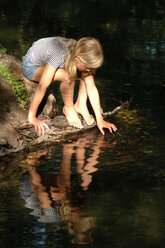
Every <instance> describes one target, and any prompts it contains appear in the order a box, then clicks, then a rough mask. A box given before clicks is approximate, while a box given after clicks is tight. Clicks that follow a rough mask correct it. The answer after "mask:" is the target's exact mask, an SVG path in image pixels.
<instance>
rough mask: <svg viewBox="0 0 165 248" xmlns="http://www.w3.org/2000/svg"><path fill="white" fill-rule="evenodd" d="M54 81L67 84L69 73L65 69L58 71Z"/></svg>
mask: <svg viewBox="0 0 165 248" xmlns="http://www.w3.org/2000/svg"><path fill="white" fill-rule="evenodd" d="M54 81H61V82H66V81H68V77H67V73H66V71H65V70H64V69H61V68H59V69H57V71H56V73H55V75H54Z"/></svg>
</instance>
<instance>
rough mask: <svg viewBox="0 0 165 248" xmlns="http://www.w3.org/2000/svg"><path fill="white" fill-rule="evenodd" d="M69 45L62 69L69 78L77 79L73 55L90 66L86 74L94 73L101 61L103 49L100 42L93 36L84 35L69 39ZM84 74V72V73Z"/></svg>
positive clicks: (71, 79)
mask: <svg viewBox="0 0 165 248" xmlns="http://www.w3.org/2000/svg"><path fill="white" fill-rule="evenodd" d="M70 43H71V45H70V46H69V47H68V50H69V52H68V56H67V59H66V62H65V65H64V69H65V71H66V72H67V74H68V77H69V80H70V81H74V80H76V79H77V67H76V61H75V57H77V56H78V57H79V58H80V60H81V61H82V62H83V63H84V64H86V65H87V67H89V68H91V70H90V72H88V73H87V74H94V72H95V70H96V69H97V68H98V67H100V66H101V65H102V63H103V49H102V46H101V44H100V42H99V41H98V40H97V39H95V38H93V37H84V38H81V39H79V40H78V41H77V42H76V41H75V40H70ZM84 75H85V74H84Z"/></svg>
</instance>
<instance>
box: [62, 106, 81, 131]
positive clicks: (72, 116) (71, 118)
mask: <svg viewBox="0 0 165 248" xmlns="http://www.w3.org/2000/svg"><path fill="white" fill-rule="evenodd" d="M63 113H64V115H65V117H66V119H67V121H68V123H69V125H70V126H72V127H76V128H83V125H82V123H81V120H80V119H79V117H78V115H77V113H76V110H75V108H74V107H66V106H64V107H63Z"/></svg>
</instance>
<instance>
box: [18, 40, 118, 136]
mask: <svg viewBox="0 0 165 248" xmlns="http://www.w3.org/2000/svg"><path fill="white" fill-rule="evenodd" d="M102 62H103V51H102V47H101V44H100V42H99V41H98V40H96V39H94V38H92V37H85V38H81V39H80V40H78V41H75V40H73V39H66V38H61V37H49V38H43V39H40V40H38V41H36V42H34V43H33V45H32V47H31V48H30V49H29V50H28V52H27V54H26V55H25V56H24V57H23V62H22V70H23V73H24V75H25V76H26V77H27V78H28V79H29V80H32V81H36V82H39V84H38V87H37V89H36V91H35V94H34V97H33V99H32V102H31V105H30V109H29V114H28V120H29V122H30V123H31V124H33V125H34V127H35V131H36V132H37V131H38V134H39V136H40V135H44V133H45V128H46V129H48V130H49V127H48V125H47V124H46V123H44V122H43V121H41V120H39V119H38V118H37V117H36V113H37V109H38V106H39V104H40V103H41V101H42V99H43V97H44V95H45V93H46V90H47V88H48V86H49V85H50V84H51V82H54V81H60V82H61V84H60V91H61V94H62V99H63V101H64V107H63V113H64V115H65V116H66V119H67V121H68V123H69V125H70V126H74V127H76V128H83V125H82V123H81V120H80V118H79V116H78V114H81V115H82V116H83V118H84V120H85V121H86V123H87V124H88V125H92V124H93V122H94V119H93V117H92V116H91V115H90V113H89V111H88V108H87V97H89V100H90V103H91V105H92V108H93V110H94V113H95V116H96V121H97V126H98V128H99V130H100V132H101V133H102V134H103V135H104V130H103V128H108V129H109V131H110V132H112V131H114V132H115V131H116V130H117V129H116V127H115V125H113V124H112V123H109V122H106V121H104V120H103V116H102V111H101V105H100V98H99V93H98V90H97V88H96V85H95V82H94V74H95V71H96V69H97V68H98V67H100V66H101V65H102ZM77 71H80V72H81V79H80V86H79V92H78V98H77V101H76V103H75V104H74V103H73V94H74V85H75V80H77V79H78V77H77Z"/></svg>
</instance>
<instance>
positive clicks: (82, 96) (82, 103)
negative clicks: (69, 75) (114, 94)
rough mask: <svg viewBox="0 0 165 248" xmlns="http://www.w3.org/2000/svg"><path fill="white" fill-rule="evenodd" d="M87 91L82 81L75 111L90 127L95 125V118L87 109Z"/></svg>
mask: <svg viewBox="0 0 165 248" xmlns="http://www.w3.org/2000/svg"><path fill="white" fill-rule="evenodd" d="M87 98H88V95H87V90H86V85H85V82H84V80H83V79H81V80H80V85H79V92H78V97H77V101H76V103H75V109H76V111H77V113H79V114H81V115H82V116H83V118H84V120H85V122H86V123H87V124H88V125H92V124H93V123H94V118H93V116H92V115H90V113H89V111H88V108H87Z"/></svg>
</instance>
